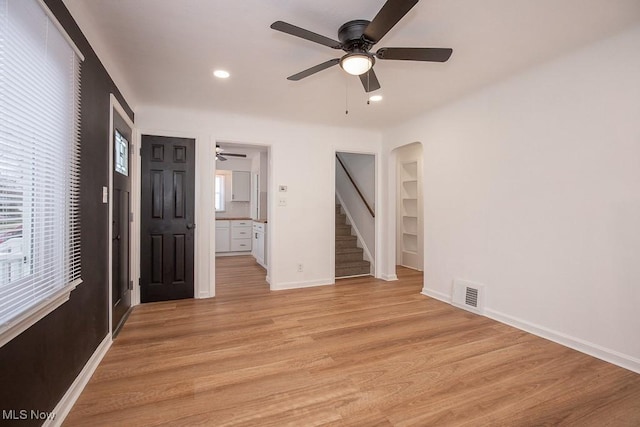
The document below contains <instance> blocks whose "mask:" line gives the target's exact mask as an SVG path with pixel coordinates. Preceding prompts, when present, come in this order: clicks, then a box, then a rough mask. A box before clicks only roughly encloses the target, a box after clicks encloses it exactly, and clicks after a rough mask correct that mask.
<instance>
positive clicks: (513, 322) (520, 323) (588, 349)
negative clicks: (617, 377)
mask: <svg viewBox="0 0 640 427" xmlns="http://www.w3.org/2000/svg"><path fill="white" fill-rule="evenodd" d="M421 294H422V295H426V296H428V297H432V298H435V299H437V300H440V301H443V302H446V303H447V304H451V305H453V306H454V307H456V306H455V305H454V304H452V303H451V295H447V294H445V293H442V292H438V291H434V290H433V289H427V288H423V289H422V292H421ZM458 308H459V307H458ZM484 315H485V316H486V317H488V318H490V319H493V320H495V321H498V322H500V323H504V324H506V325H509V326H513V327H514V328H517V329H520V330H522V331H525V332H529V333H531V334H533V335H537V336H539V337H542V338H545V339H548V340H550V341H553V342H555V343H558V344H560V345H563V346H565V347H569V348H572V349H574V350H577V351H579V352H581V353H585V354H588V355H589V356H593V357H595V358H598V359H600V360H604V361H605V362H609V363H613V364H614V365H617V366H620V367H622V368H625V369H628V370H630V371H633V372H636V373H639V374H640V360H638V359H636V358H634V357H632V356H629V355H626V354H622V353H619V352H617V351H615V350H611V349H608V348H605V347H602V346H599V345H597V344H594V343H591V342H588V341H585V340H582V339H580V338H575V337H572V336H569V335H567V334H564V333H562V332H558V331H554V330H551V329H549V328H545V327H544V326H540V325H536V324H534V323H531V322H528V321H526V320H522V319H519V318H517V317H513V316H509V315H508V314H504V313H500V312H498V311H495V310H491V309H488V308H485V310H484Z"/></svg>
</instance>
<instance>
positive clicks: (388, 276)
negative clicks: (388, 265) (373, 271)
mask: <svg viewBox="0 0 640 427" xmlns="http://www.w3.org/2000/svg"><path fill="white" fill-rule="evenodd" d="M380 278H381V279H382V280H386V281H387V282H394V281H396V280H398V276H397V275H395V274H381V275H380Z"/></svg>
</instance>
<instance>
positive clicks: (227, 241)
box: [216, 221, 231, 252]
mask: <svg viewBox="0 0 640 427" xmlns="http://www.w3.org/2000/svg"><path fill="white" fill-rule="evenodd" d="M230 250H231V224H230V221H216V252H229V251H230Z"/></svg>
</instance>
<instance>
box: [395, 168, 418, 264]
mask: <svg viewBox="0 0 640 427" xmlns="http://www.w3.org/2000/svg"><path fill="white" fill-rule="evenodd" d="M400 186H401V189H400V192H401V194H400V197H401V199H402V205H401V216H402V239H401V244H402V248H401V250H402V265H404V266H406V267H411V268H417V269H419V268H420V262H419V261H420V260H419V257H418V252H419V250H418V162H407V163H402V165H401V167H400Z"/></svg>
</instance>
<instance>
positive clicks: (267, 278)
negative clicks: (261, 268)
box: [264, 274, 271, 284]
mask: <svg viewBox="0 0 640 427" xmlns="http://www.w3.org/2000/svg"><path fill="white" fill-rule="evenodd" d="M264 280H265V281H266V282H267V283H268V284H271V277H269V275H268V274H267V275H266V276H265V278H264Z"/></svg>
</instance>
